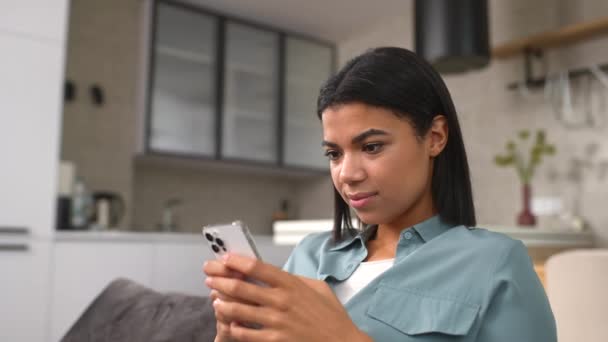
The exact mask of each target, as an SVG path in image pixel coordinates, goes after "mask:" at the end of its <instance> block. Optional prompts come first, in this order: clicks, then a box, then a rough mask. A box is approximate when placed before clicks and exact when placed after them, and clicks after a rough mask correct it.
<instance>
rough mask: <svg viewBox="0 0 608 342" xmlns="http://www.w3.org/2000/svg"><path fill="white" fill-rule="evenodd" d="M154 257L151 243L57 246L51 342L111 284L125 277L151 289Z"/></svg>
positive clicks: (57, 338)
mask: <svg viewBox="0 0 608 342" xmlns="http://www.w3.org/2000/svg"><path fill="white" fill-rule="evenodd" d="M153 255H154V253H153V245H152V244H148V243H109V242H57V243H56V244H55V248H54V264H55V270H54V272H53V277H52V278H53V279H52V284H53V291H52V295H51V341H53V342H56V341H59V340H60V339H61V338H62V337H63V335H64V334H65V333H66V332H67V331H68V329H69V328H70V327H71V326H72V324H74V322H76V320H77V319H78V317H79V316H80V315H81V314H82V313H83V312H84V310H85V309H86V308H87V306H88V305H89V304H90V303H91V302H92V301H93V299H95V297H96V296H97V295H99V293H101V291H102V290H103V289H104V288H105V287H106V286H107V285H108V284H109V283H110V282H111V281H112V280H114V279H116V278H119V277H126V278H129V279H132V280H134V281H136V282H138V283H141V284H143V285H147V286H149V285H150V279H151V278H152V258H153ZM7 341H8V340H7Z"/></svg>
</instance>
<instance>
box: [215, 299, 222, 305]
mask: <svg viewBox="0 0 608 342" xmlns="http://www.w3.org/2000/svg"><path fill="white" fill-rule="evenodd" d="M221 303H222V300H221V299H219V298H216V299H215V300H214V301H213V306H218V305H220V304H221Z"/></svg>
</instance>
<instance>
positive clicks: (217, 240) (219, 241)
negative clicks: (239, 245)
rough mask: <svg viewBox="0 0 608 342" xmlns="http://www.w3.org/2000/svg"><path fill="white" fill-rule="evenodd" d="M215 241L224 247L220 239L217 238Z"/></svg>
mask: <svg viewBox="0 0 608 342" xmlns="http://www.w3.org/2000/svg"><path fill="white" fill-rule="evenodd" d="M215 242H217V244H218V245H220V247H224V241H222V239H220V238H217V239H216V240H215Z"/></svg>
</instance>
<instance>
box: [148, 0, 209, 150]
mask: <svg viewBox="0 0 608 342" xmlns="http://www.w3.org/2000/svg"><path fill="white" fill-rule="evenodd" d="M157 6H158V7H157V12H156V24H155V41H154V48H153V51H152V53H153V56H154V58H153V66H152V75H153V76H152V77H153V83H152V84H153V86H152V91H151V93H150V96H151V102H150V113H149V115H150V117H149V125H150V127H149V132H148V134H149V137H148V148H149V149H151V150H153V151H160V152H177V153H185V154H194V155H208V156H213V155H214V154H215V141H216V136H215V125H216V124H215V112H216V110H215V98H216V90H215V74H216V68H217V66H216V58H215V56H216V49H217V42H216V40H217V38H216V37H217V27H218V21H217V19H216V18H214V17H211V16H208V15H205V14H202V13H199V12H195V11H191V10H188V9H183V8H181V7H178V6H174V5H170V4H165V3H163V2H159V3H158V5H157Z"/></svg>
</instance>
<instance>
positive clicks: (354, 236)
mask: <svg viewBox="0 0 608 342" xmlns="http://www.w3.org/2000/svg"><path fill="white" fill-rule="evenodd" d="M409 228H412V229H414V230H415V231H416V232H417V233H418V234H419V235H420V237H421V238H422V240H423V241H424V242H429V241H431V240H432V239H433V238H435V237H437V236H439V235H440V234H441V233H443V232H445V231H446V230H448V229H450V228H452V225H450V224H447V223H445V222H444V221H442V220H441V218H440V217H439V215H435V216H432V217H431V218H428V219H426V220H424V221H422V222H420V223H417V224H415V225H414V226H412V227H407V228H405V229H403V232H405V231H407V230H409ZM377 229H378V226H377V225H368V226H366V227H364V228H363V229H361V230H359V229H349V230H345V231H344V235H345V236H344V237H343V239H342V241H340V242H338V244H336V245H335V246H333V247H331V248H329V250H330V251H337V250H340V249H343V248H346V247H348V246H350V245H352V244H353V243H354V242H355V241H357V240H359V241H360V242H361V243H362V245H365V243H366V242H367V240H369V239H370V237H372V236H373V235H374V234H375V233H376V230H377ZM403 232H402V234H403Z"/></svg>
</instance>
